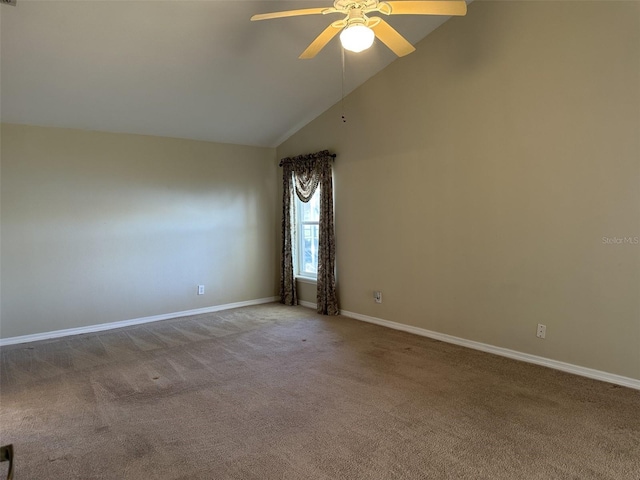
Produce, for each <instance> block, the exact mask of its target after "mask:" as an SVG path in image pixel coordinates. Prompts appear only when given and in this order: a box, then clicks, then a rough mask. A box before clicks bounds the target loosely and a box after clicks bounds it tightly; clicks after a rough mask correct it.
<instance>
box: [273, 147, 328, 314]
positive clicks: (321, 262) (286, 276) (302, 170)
mask: <svg viewBox="0 0 640 480" xmlns="http://www.w3.org/2000/svg"><path fill="white" fill-rule="evenodd" d="M334 158H335V155H332V154H330V153H329V152H328V151H327V150H323V151H321V152H318V153H312V154H310V155H299V156H297V157H291V158H283V159H282V160H281V161H280V166H281V167H282V268H281V273H280V301H281V303H284V304H285V305H296V304H297V303H298V298H297V294H296V282H295V277H294V275H293V243H294V242H293V240H292V238H291V232H292V228H291V222H292V221H293V218H294V214H293V202H292V199H293V192H294V191H295V193H296V195H297V196H298V198H299V199H300V200H301V201H302V202H305V203H306V202H308V201H309V199H310V198H311V197H312V196H313V194H314V192H315V191H316V188H317V187H318V185H320V221H319V224H320V225H319V233H318V278H317V287H318V289H317V295H316V297H317V298H316V300H317V302H316V303H317V305H318V313H321V314H323V315H338V313H339V309H338V300H337V297H336V277H335V256H336V243H335V232H334V226H333V179H332V174H331V172H332V168H331V162H332V161H333V159H334Z"/></svg>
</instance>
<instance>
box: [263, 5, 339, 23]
mask: <svg viewBox="0 0 640 480" xmlns="http://www.w3.org/2000/svg"><path fill="white" fill-rule="evenodd" d="M326 9H327V7H321V8H304V9H302V10H285V11H284V12H272V13H260V14H258V15H254V16H253V17H251V21H252V22H255V21H256V20H270V19H272V18H283V17H297V16H299V15H317V14H320V13H322V12H324V11H325V10H326Z"/></svg>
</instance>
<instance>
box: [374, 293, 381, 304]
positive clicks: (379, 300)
mask: <svg viewBox="0 0 640 480" xmlns="http://www.w3.org/2000/svg"><path fill="white" fill-rule="evenodd" d="M373 298H374V299H375V301H376V303H382V292H380V291H376V292H373Z"/></svg>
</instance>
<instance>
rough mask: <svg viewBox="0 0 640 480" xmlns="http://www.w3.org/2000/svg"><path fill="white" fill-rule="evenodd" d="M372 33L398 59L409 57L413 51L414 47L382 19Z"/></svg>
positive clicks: (373, 27)
mask: <svg viewBox="0 0 640 480" xmlns="http://www.w3.org/2000/svg"><path fill="white" fill-rule="evenodd" d="M416 3H419V2H416ZM371 29H372V30H373V33H375V34H376V37H378V38H379V39H380V40H381V41H382V43H384V44H385V45H386V46H387V47H389V49H390V50H391V51H392V52H393V53H395V54H396V55H397V56H399V57H404V56H405V55H409V54H410V53H411V52H413V51H415V47H414V46H413V45H411V44H410V43H409V42H408V41H407V39H406V38H404V37H403V36H402V35H400V34H399V33H398V32H397V31H396V29H395V28H393V27H392V26H391V25H389V24H388V23H387V22H385V21H384V20H383V19H382V18H381V19H380V22H378V24H377V25H375V26H372V27H371Z"/></svg>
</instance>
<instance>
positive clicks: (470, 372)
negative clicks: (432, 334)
mask: <svg viewBox="0 0 640 480" xmlns="http://www.w3.org/2000/svg"><path fill="white" fill-rule="evenodd" d="M1 372H2V377H1V396H0V400H1V403H0V426H1V427H0V428H1V438H0V442H1V443H2V444H5V443H13V444H14V446H15V454H16V477H15V478H16V480H39V479H43V480H56V479H190V480H193V479H296V480H298V479H334V478H338V479H394V478H397V479H400V478H402V479H447V478H456V479H462V478H468V479H552V478H554V479H555V478H557V479H590V478H597V479H615V480H621V479H633V480H638V479H639V478H640V392H638V391H634V390H630V389H626V388H622V387H616V386H613V385H609V384H606V383H601V382H597V381H592V380H588V379H584V378H580V377H575V376H571V375H568V374H564V373H561V372H557V371H553V370H548V369H545V368H542V367H537V366H534V365H529V364H525V363H520V362H516V361H512V360H508V359H505V358H501V357H496V356H492V355H489V354H485V353H481V352H477V351H473V350H467V349H464V348H461V347H456V346H452V345H448V344H444V343H441V342H437V341H433V340H429V339H425V338H422V337H418V336H413V335H410V334H407V333H403V332H398V331H394V330H389V329H385V328H382V327H378V326H375V325H369V324H366V323H361V322H358V321H355V320H351V319H348V318H345V317H333V318H328V317H322V316H319V315H316V314H315V313H314V312H312V311H311V310H308V309H305V308H302V307H284V306H281V305H277V304H270V305H265V306H260V307H247V308H242V309H236V310H230V311H226V312H221V313H219V314H209V315H203V316H198V317H189V318H185V319H179V320H170V321H165V322H158V323H155V324H148V325H145V326H139V327H131V328H126V329H120V330H112V331H109V332H104V333H98V334H89V335H83V336H76V337H67V338H63V339H58V340H52V341H45V342H38V343H32V344H22V345H14V346H9V347H5V348H3V349H2V369H1ZM5 466H6V464H2V465H0V467H2V470H1V472H2V474H0V478H3V476H4V472H6V468H5Z"/></svg>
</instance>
